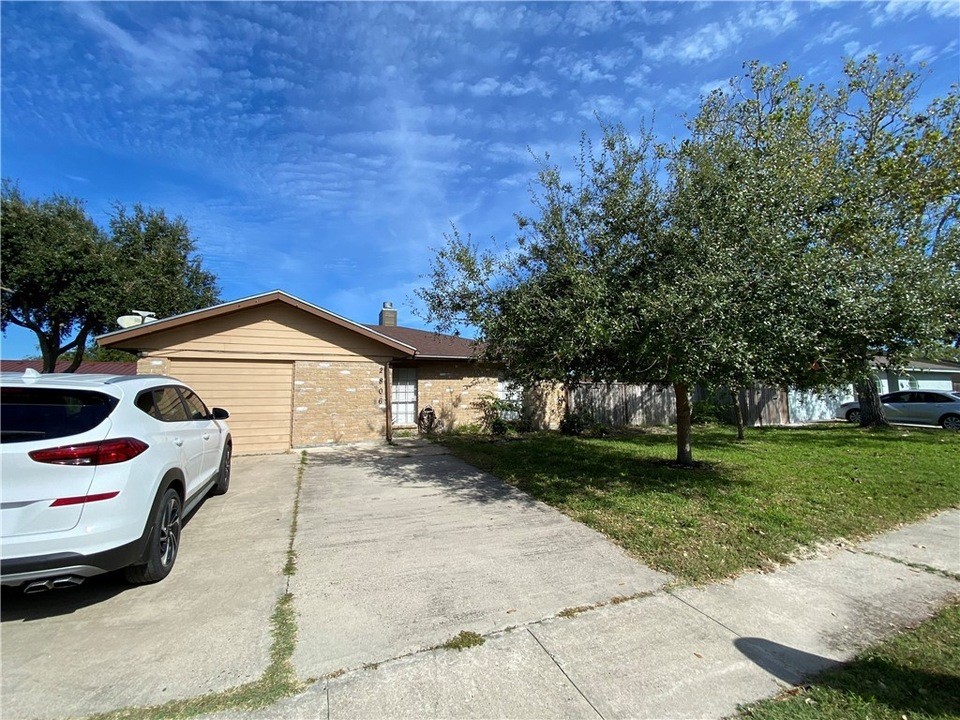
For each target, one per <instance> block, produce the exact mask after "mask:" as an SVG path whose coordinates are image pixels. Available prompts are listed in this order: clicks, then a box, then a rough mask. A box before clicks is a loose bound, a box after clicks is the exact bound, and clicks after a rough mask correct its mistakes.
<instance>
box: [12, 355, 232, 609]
mask: <svg viewBox="0 0 960 720" xmlns="http://www.w3.org/2000/svg"><path fill="white" fill-rule="evenodd" d="M0 384H2V391H0V406H2V407H0V430H2V432H0V470H2V477H0V487H2V497H0V506H2V535H3V540H2V559H0V583H2V584H3V585H14V586H18V585H23V586H25V588H24V589H25V590H26V591H27V592H39V591H42V590H46V589H49V588H52V587H66V586H70V585H78V584H79V583H81V582H83V580H84V578H87V577H90V576H93V575H98V574H100V573H103V572H108V571H110V570H117V569H120V568H125V573H126V577H127V579H128V580H129V581H130V582H134V583H148V582H156V581H157V580H162V579H163V578H164V577H166V576H167V575H168V574H169V573H170V570H171V569H172V568H173V563H174V561H175V560H176V559H177V548H178V546H179V544H180V528H181V525H182V522H183V518H184V517H185V516H186V515H187V514H188V513H189V512H190V511H191V510H193V509H194V508H195V507H196V506H197V505H198V504H199V503H200V501H201V500H203V498H204V497H205V496H206V494H207V493H208V492H209V491H211V490H212V491H213V493H214V494H217V495H222V494H223V493H225V492H226V491H227V488H228V487H229V485H230V457H231V452H232V442H231V439H230V431H229V429H228V428H227V425H226V423H225V422H223V421H224V420H225V419H226V418H227V417H228V413H227V412H226V411H225V410H222V409H220V408H213V410H212V411H211V410H208V409H207V406H206V405H204V404H203V402H202V401H201V400H200V398H199V397H197V395H196V394H195V393H194V392H193V391H192V390H190V388H188V387H187V386H186V385H184V384H183V383H181V382H180V381H178V380H175V379H173V378H169V377H162V376H144V375H136V376H134V375H129V376H123V375H118V376H113V375H73V374H63V375H56V374H51V375H40V374H39V373H36V372H34V371H32V370H28V371H27V372H26V373H24V374H22V375H20V374H16V373H2V374H0Z"/></svg>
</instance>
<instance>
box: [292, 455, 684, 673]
mask: <svg viewBox="0 0 960 720" xmlns="http://www.w3.org/2000/svg"><path fill="white" fill-rule="evenodd" d="M295 549H296V551H297V555H298V563H297V567H298V570H297V574H296V575H295V576H294V577H293V578H292V579H291V583H290V589H291V592H292V593H293V595H294V602H295V607H296V609H297V611H298V621H299V635H298V644H297V648H296V651H295V652H294V656H293V661H294V666H295V667H296V670H297V674H298V675H299V676H300V677H301V678H303V679H308V678H319V677H322V676H323V675H326V674H328V673H335V672H337V671H339V670H348V669H351V668H356V667H360V666H363V665H372V664H375V663H379V662H382V661H384V660H388V659H390V658H396V657H399V656H402V655H404V654H407V653H411V652H415V651H417V650H420V649H423V648H427V647H432V646H436V645H439V644H441V643H443V642H445V641H447V640H449V639H450V638H452V637H453V636H454V635H456V634H457V633H459V632H460V631H462V630H470V631H473V632H477V633H481V634H487V633H491V632H494V631H497V630H502V629H505V628H508V627H512V626H516V625H523V624H526V623H530V622H535V621H538V620H541V619H544V618H548V617H553V616H555V615H556V614H557V613H558V612H560V611H561V610H564V609H565V608H572V607H578V606H585V605H592V604H594V603H600V602H608V601H609V600H610V599H611V598H614V597H623V596H632V595H635V594H638V593H647V592H651V591H654V590H656V589H658V588H660V587H662V586H663V585H664V584H665V583H666V582H668V581H669V580H670V579H671V578H670V577H669V576H667V575H664V574H662V573H658V572H654V571H653V570H650V569H649V568H647V567H646V566H644V565H643V564H641V563H639V562H637V561H636V560H633V559H632V558H630V557H628V556H627V555H626V554H625V553H624V552H623V551H622V550H621V549H620V548H619V547H617V546H615V545H613V544H612V543H611V542H610V541H608V540H607V539H606V538H605V537H603V536H602V535H600V534H599V533H597V532H594V531H593V530H591V529H589V528H587V527H586V526H584V525H581V524H579V523H576V522H574V521H573V520H570V519H569V518H568V517H566V516H565V515H563V514H562V513H560V512H558V511H556V510H554V509H552V508H550V507H548V506H547V505H544V504H543V503H540V502H537V501H535V500H533V499H532V498H530V497H529V496H528V495H526V494H524V493H521V492H519V491H517V490H516V489H514V488H512V487H511V486H509V485H507V484H505V483H503V482H501V481H500V480H498V479H496V478H494V477H492V476H490V475H487V474H485V473H482V472H480V471H478V470H477V469H476V468H474V467H472V466H470V465H467V464H466V463H463V462H462V461H460V460H458V459H456V458H454V457H452V456H451V455H449V454H447V452H446V451H445V450H444V449H443V448H441V447H439V446H434V445H427V444H422V443H420V442H417V441H408V442H406V443H403V441H401V445H400V446H399V447H377V448H371V449H357V448H352V449H342V448H331V449H327V450H324V451H319V452H314V453H311V454H310V455H309V462H308V465H307V468H306V471H305V473H304V477H303V490H302V495H301V501H300V519H299V528H298V532H297V538H296V542H295Z"/></svg>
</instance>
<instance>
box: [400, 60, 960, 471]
mask: <svg viewBox="0 0 960 720" xmlns="http://www.w3.org/2000/svg"><path fill="white" fill-rule="evenodd" d="M845 72H846V80H845V82H844V84H843V85H841V86H840V87H838V88H835V89H834V90H832V91H831V90H827V89H826V88H823V87H819V86H812V85H805V84H804V83H803V82H802V81H801V80H800V79H798V78H791V77H790V76H789V75H788V71H787V68H786V66H785V65H783V66H779V67H772V68H771V67H766V66H762V65H760V64H758V63H753V64H749V65H748V66H747V68H746V73H745V75H744V77H743V78H740V79H739V80H735V81H733V82H731V85H730V88H729V91H727V92H720V91H718V92H715V93H713V94H711V95H710V96H709V97H708V98H707V99H706V100H705V101H704V102H703V105H702V107H701V109H700V112H699V113H698V114H697V116H696V117H695V118H694V119H693V120H692V121H691V122H690V125H689V131H690V134H689V137H688V138H686V139H684V140H683V141H682V142H679V143H676V144H675V145H673V146H670V147H656V146H654V144H653V142H652V134H651V132H650V131H648V130H644V131H642V132H641V133H640V134H639V136H638V137H636V138H634V137H631V136H629V135H628V134H627V133H626V131H625V130H624V129H623V128H622V127H619V126H608V127H604V128H603V138H602V140H601V142H600V146H599V148H597V149H595V148H594V147H593V146H592V145H591V143H590V142H589V141H588V140H586V139H584V140H583V141H582V143H581V153H580V157H579V161H578V164H577V173H576V177H575V179H574V181H573V182H571V181H569V180H567V179H565V178H562V177H561V172H560V170H559V168H558V167H556V166H554V165H552V164H551V163H550V160H549V156H545V157H544V158H543V159H542V161H541V167H540V172H539V174H538V183H539V185H538V190H537V192H536V193H535V194H534V197H533V202H534V206H535V212H534V213H533V215H532V216H530V217H526V216H519V217H518V218H517V220H518V226H519V231H520V236H519V238H518V245H517V247H516V248H515V249H513V250H512V251H506V252H505V251H501V250H500V249H498V248H494V249H492V250H482V249H481V248H480V247H479V246H478V245H476V244H475V243H474V242H473V241H472V239H471V238H470V237H469V236H467V238H466V239H464V238H463V237H462V236H461V235H460V233H459V231H458V230H457V229H456V228H454V229H453V232H452V233H451V235H449V236H448V237H447V238H446V240H447V242H446V245H445V246H444V247H443V248H441V249H440V250H439V251H438V253H437V256H436V258H435V260H434V263H433V266H432V272H431V277H430V283H429V285H428V286H427V287H425V288H423V289H421V290H420V291H419V295H420V297H421V298H422V299H423V300H424V302H425V305H426V306H427V308H428V317H427V319H428V320H431V321H434V322H435V323H436V324H437V325H438V326H439V327H441V328H444V327H451V326H454V325H456V324H458V323H468V324H471V325H473V326H475V327H477V328H479V329H480V334H481V339H482V340H483V341H484V343H485V344H484V348H485V350H484V352H485V354H486V357H487V359H489V360H492V361H495V362H500V363H503V364H504V365H505V366H506V367H507V368H508V370H509V372H510V373H511V374H512V375H513V376H514V377H515V378H516V379H518V380H520V381H521V382H522V383H523V384H525V385H530V384H532V383H535V382H538V381H541V380H548V381H554V382H559V383H563V384H564V385H570V384H571V383H574V382H576V381H578V380H580V379H582V378H590V379H593V380H595V381H611V380H613V381H622V382H635V383H655V384H660V385H672V386H673V387H674V390H675V393H676V396H677V407H678V424H677V459H678V461H681V462H683V463H686V464H689V463H690V462H692V454H691V452H690V447H689V433H690V428H689V414H688V412H687V408H688V403H687V399H688V389H689V388H692V387H693V386H695V385H697V384H700V385H706V386H712V387H723V386H729V387H746V386H749V385H751V384H754V383H765V384H770V385H778V386H788V385H791V386H796V387H812V386H818V385H830V384H834V385H835V384H844V383H846V382H851V381H857V380H863V379H866V378H868V377H869V371H870V363H871V361H872V359H873V357H874V356H875V355H886V356H888V357H890V358H891V359H892V362H893V363H894V365H897V364H898V363H902V362H903V361H904V360H905V358H907V357H908V356H910V355H916V354H918V353H919V352H920V351H921V350H922V349H924V348H925V347H927V346H929V345H931V344H932V343H936V342H941V341H943V340H944V339H946V338H947V337H948V336H949V334H950V332H951V329H952V331H953V332H954V333H955V332H956V328H957V327H958V326H960V319H958V318H960V230H958V224H957V215H958V208H960V145H958V143H960V140H958V138H960V133H958V132H957V130H960V121H958V104H960V103H958V94H957V91H956V90H953V91H952V92H951V93H950V95H949V96H948V97H946V98H942V99H935V100H934V101H932V102H931V103H930V104H929V105H928V106H927V107H926V108H924V109H920V108H917V107H915V103H916V99H917V88H918V79H917V77H916V75H915V74H914V73H912V72H910V71H908V70H907V69H906V68H905V67H904V66H903V64H902V63H901V62H900V61H899V60H897V59H895V58H894V59H891V60H890V61H889V62H887V63H886V64H884V63H881V62H880V61H879V60H878V59H877V58H876V57H870V58H867V59H866V60H863V61H861V62H858V63H855V62H850V63H848V64H847V66H846V70H845ZM662 162H665V165H664V166H661V163H662Z"/></svg>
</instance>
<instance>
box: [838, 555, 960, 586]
mask: <svg viewBox="0 0 960 720" xmlns="http://www.w3.org/2000/svg"><path fill="white" fill-rule="evenodd" d="M854 552H859V553H863V554H864V555H870V556H871V557H876V558H882V559H883V560H890V561H892V562H895V563H897V564H899V565H905V566H906V567H908V568H913V569H914V570H922V571H923V572H928V573H930V574H931V575H939V576H940V577H945V578H947V579H948V580H960V574H958V573H954V572H950V571H949V570H943V569H941V568H938V567H934V566H933V565H925V564H924V563H918V562H913V561H912V560H904V559H903V558H898V557H896V556H895V555H887V554H886V553H880V552H875V551H874V550H866V549H864V548H857V549H856V550H855V551H854Z"/></svg>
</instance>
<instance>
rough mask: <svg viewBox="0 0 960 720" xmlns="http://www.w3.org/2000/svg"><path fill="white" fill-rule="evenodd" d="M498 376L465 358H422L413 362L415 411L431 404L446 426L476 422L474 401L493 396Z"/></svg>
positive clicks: (476, 403) (478, 410) (489, 369)
mask: <svg viewBox="0 0 960 720" xmlns="http://www.w3.org/2000/svg"><path fill="white" fill-rule="evenodd" d="M498 387H499V378H498V376H497V372H496V369H495V368H489V367H483V366H478V365H477V364H476V363H469V362H444V361H437V362H434V361H423V362H422V363H420V364H418V365H417V411H418V412H419V411H420V410H422V409H423V408H425V407H426V406H427V405H430V406H432V407H433V409H434V411H436V413H437V416H438V417H440V418H441V419H442V420H443V422H444V425H445V426H446V428H447V429H448V430H453V429H454V428H456V427H457V426H460V425H471V424H479V423H480V422H481V420H482V414H481V412H480V408H479V407H478V401H480V400H481V398H483V397H484V396H493V397H496V395H497V390H498Z"/></svg>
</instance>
